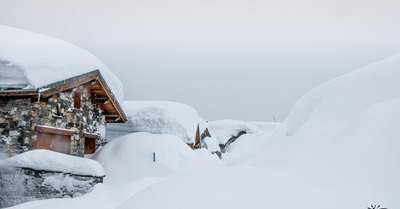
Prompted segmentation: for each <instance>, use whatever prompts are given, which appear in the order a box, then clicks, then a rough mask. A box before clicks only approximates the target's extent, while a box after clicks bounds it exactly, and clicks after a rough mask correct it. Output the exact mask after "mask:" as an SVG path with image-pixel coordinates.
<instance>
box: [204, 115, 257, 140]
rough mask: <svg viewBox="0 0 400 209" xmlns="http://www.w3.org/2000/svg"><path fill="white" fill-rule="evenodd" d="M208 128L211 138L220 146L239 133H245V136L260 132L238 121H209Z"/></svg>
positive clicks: (255, 127)
mask: <svg viewBox="0 0 400 209" xmlns="http://www.w3.org/2000/svg"><path fill="white" fill-rule="evenodd" d="M208 126H209V127H210V131H211V132H212V136H213V137H215V138H216V139H217V140H218V141H219V143H220V144H225V143H226V142H227V141H228V140H229V139H230V138H232V137H234V136H237V135H238V134H239V133H240V132H241V131H245V132H246V133H247V134H254V133H257V132H258V131H260V129H259V128H258V127H257V126H255V125H253V124H251V123H246V122H243V121H238V120H217V121H209V122H208Z"/></svg>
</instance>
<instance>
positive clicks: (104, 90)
mask: <svg viewBox="0 0 400 209" xmlns="http://www.w3.org/2000/svg"><path fill="white" fill-rule="evenodd" d="M81 85H85V86H87V90H88V92H89V93H90V95H91V100H92V103H93V104H97V105H98V106H99V107H100V109H101V110H102V111H103V115H104V116H105V117H106V121H107V122H111V123H124V122H126V121H127V117H126V115H125V113H124V111H123V109H122V108H121V106H120V104H119V103H118V101H117V100H116V99H115V97H114V95H113V94H112V92H111V90H110V88H109V87H108V86H107V83H106V82H105V81H104V78H103V76H102V75H101V73H100V71H99V70H95V71H92V72H89V73H85V74H82V75H79V76H75V77H72V78H69V79H66V80H63V81H59V82H55V83H52V84H49V85H47V86H43V87H40V88H38V89H20V90H19V89H16V90H1V91H0V97H2V98H5V100H10V99H13V98H15V99H16V98H32V99H35V98H36V99H37V98H38V96H40V98H47V97H50V96H52V95H54V94H57V93H60V92H64V91H70V90H72V89H74V88H76V87H78V86H81ZM2 100H3V99H2Z"/></svg>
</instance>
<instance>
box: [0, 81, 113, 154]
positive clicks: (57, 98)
mask: <svg viewBox="0 0 400 209" xmlns="http://www.w3.org/2000/svg"><path fill="white" fill-rule="evenodd" d="M76 90H79V91H81V92H82V94H81V100H80V101H81V102H80V108H75V107H74V95H75V94H74V92H75V91H76ZM38 125H40V126H49V127H54V128H59V129H67V130H71V131H74V135H73V136H72V137H71V153H70V154H71V155H75V156H83V154H84V146H85V139H84V137H83V133H84V132H86V133H92V134H97V135H99V137H98V140H97V141H96V144H100V143H101V142H102V141H104V140H105V130H106V128H105V126H106V123H105V117H104V116H103V115H102V113H101V110H100V108H99V107H98V105H96V104H92V103H91V98H90V94H89V93H88V91H87V90H86V88H84V87H83V86H80V87H77V88H75V89H74V90H72V91H71V92H63V93H57V94H56V95H53V96H52V97H50V98H46V99H41V101H31V99H15V100H10V101H9V102H8V103H7V105H5V106H3V107H0V152H1V151H3V153H6V155H7V156H6V157H11V156H14V155H17V154H19V153H22V152H25V151H28V150H31V149H32V145H33V143H34V142H35V141H36V139H37V133H36V129H35V128H36V126H38ZM0 157H1V156H0ZM0 159H1V158H0Z"/></svg>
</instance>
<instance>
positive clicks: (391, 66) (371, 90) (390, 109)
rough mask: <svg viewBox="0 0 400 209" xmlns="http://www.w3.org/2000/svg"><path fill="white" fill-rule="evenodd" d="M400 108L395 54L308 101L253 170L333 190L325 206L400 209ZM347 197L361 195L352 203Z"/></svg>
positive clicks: (297, 107)
mask: <svg viewBox="0 0 400 209" xmlns="http://www.w3.org/2000/svg"><path fill="white" fill-rule="evenodd" d="M399 107H400V55H396V56H393V57H390V58H388V59H385V60H383V61H380V62H378V63H375V64H372V65H369V66H367V67H364V68H361V69H360V70H357V71H354V72H352V73H350V74H347V75H344V76H342V77H340V78H337V79H335V80H332V81H330V82H327V83H325V84H323V85H321V86H319V87H317V88H316V89H314V90H312V91H311V92H309V93H308V94H306V95H305V96H304V97H302V98H301V99H300V100H299V101H297V102H296V104H295V105H294V107H293V108H292V110H291V113H290V115H289V117H288V119H287V121H286V122H285V123H284V124H282V125H281V126H280V127H278V129H277V130H276V132H275V133H274V135H273V136H272V137H271V138H270V140H269V142H268V144H267V145H266V146H265V148H266V149H265V151H264V152H263V153H262V154H261V155H260V156H259V157H258V158H257V159H255V160H254V162H253V163H252V164H253V165H255V166H262V167H266V168H269V169H276V170H279V172H281V173H282V174H285V175H291V176H292V177H291V178H293V179H295V180H296V181H299V182H306V183H307V184H308V185H312V186H313V187H315V188H318V189H319V190H320V191H324V192H325V191H326V192H327V193H329V195H330V196H327V197H326V198H325V199H326V202H333V201H336V202H341V203H342V204H343V205H344V206H346V207H348V208H352V207H351V206H357V207H360V206H362V204H364V205H365V206H364V207H366V206H367V205H370V204H371V203H374V204H380V205H383V206H385V207H387V208H398V207H400V201H399V200H398V197H397V196H398V195H397V194H399V193H400V180H399V178H398V176H400V167H399V165H400V153H399V151H398V147H400V141H399V136H400V129H399V124H400V108H399ZM344 193H347V194H351V193H353V194H356V195H351V197H352V198H348V197H345V196H344V195H343V194H344ZM288 198H292V197H288ZM308 198H310V199H308V200H307V201H308V202H313V201H315V198H313V199H311V197H308Z"/></svg>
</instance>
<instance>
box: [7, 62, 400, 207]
mask: <svg viewBox="0 0 400 209" xmlns="http://www.w3.org/2000/svg"><path fill="white" fill-rule="evenodd" d="M399 107H400V55H397V56H394V57H391V58H388V59H386V60H383V61H382V62H378V63H376V64H373V65H370V66H367V67H365V68H363V69H360V70H358V71H355V72H353V73H350V74H348V75H345V76H342V77H340V78H338V79H335V80H333V81H331V82H328V83H326V84H323V85H321V86H319V87H317V88H316V89H315V90H313V91H311V92H310V93H308V94H306V95H305V96H304V97H303V98H301V99H300V100H299V101H298V102H297V103H296V104H295V106H294V107H293V109H292V111H291V114H290V116H289V118H288V119H287V120H286V121H285V122H284V123H283V124H281V125H280V126H279V127H277V128H276V130H275V131H274V133H273V135H272V136H271V137H270V138H264V139H267V140H262V139H257V138H255V137H256V136H261V135H256V134H247V135H243V136H242V137H240V138H239V139H238V140H237V141H236V142H235V143H234V144H233V145H235V146H234V147H233V148H232V150H231V151H234V152H232V153H236V154H238V155H235V156H239V153H243V152H246V153H249V154H252V155H256V154H257V156H255V157H253V158H252V159H249V158H248V157H249V156H250V155H247V156H246V157H245V158H242V157H241V158H239V159H240V160H238V158H236V159H235V160H234V162H235V165H228V166H220V167H218V166H217V167H207V168H206V169H204V168H201V169H193V167H192V166H191V165H190V166H188V164H193V165H195V167H197V166H198V165H202V163H201V162H208V161H203V160H201V162H200V163H198V161H197V160H195V159H196V158H197V157H194V156H193V153H196V152H194V151H191V150H190V149H189V148H188V147H187V146H186V145H185V144H184V143H183V142H182V140H179V139H177V138H176V137H174V136H171V135H168V137H167V138H163V137H162V136H163V135H149V134H144V135H142V134H143V133H138V134H132V135H127V136H126V138H125V137H123V138H124V139H122V141H121V139H117V140H115V141H113V142H111V143H109V145H110V148H109V150H105V151H104V153H99V154H102V155H103V156H100V155H99V156H96V159H98V160H99V161H100V162H102V163H103V166H104V167H105V169H106V172H110V176H109V177H110V178H109V179H108V180H106V182H105V185H104V186H105V187H104V188H102V190H96V191H94V192H92V193H90V194H88V195H84V196H82V197H79V198H74V199H71V200H51V201H47V202H45V201H43V202H32V203H26V204H24V205H21V206H17V207H15V208H23V209H25V208H34V207H35V208H55V207H57V208H65V209H68V208H77V207H78V208H79V207H80V208H85V207H96V208H121V209H123V208H149V209H151V208H185V209H186V208H191V209H195V208H208V209H217V208H218V209H221V208H230V209H231V208H281V209H293V208H300V209H320V208H324V209H336V208H367V207H369V206H370V205H376V206H378V205H380V206H381V208H400V200H399V198H398V195H399V194H400V180H399V178H398V177H399V176H400V152H399V150H398V149H399V147H400V140H399V139H400V137H399V136H400V128H399V124H400V108H399ZM264 133H265V132H264ZM153 136H160V138H158V137H157V139H156V138H153ZM170 137H171V138H170ZM246 137H248V138H246ZM140 138H142V139H143V140H140ZM149 138H150V139H149ZM262 138H263V137H262ZM254 142H257V143H254ZM147 143H148V144H147ZM164 143H167V144H164ZM169 145H171V146H169ZM107 146H108V145H106V147H107ZM106 147H105V148H106ZM164 148H165V149H164ZM156 149H160V150H161V149H163V150H162V151H156V152H157V153H164V154H165V155H166V156H167V157H165V158H164V159H165V161H162V160H160V164H157V163H156V164H153V163H152V161H151V160H152V156H151V154H152V152H153V150H156ZM201 151H204V150H201ZM135 153H136V154H135ZM203 153H205V152H203ZM164 154H161V156H163V155H164ZM208 154H209V153H208ZM169 155H170V156H169ZM199 156H200V155H199ZM208 157H209V158H204V159H216V158H212V155H208ZM136 159H139V160H138V161H139V162H136ZM212 162H213V161H212ZM114 163H115V165H114ZM210 164H211V161H210ZM151 166H153V167H151ZM200 167H201V166H200ZM185 168H190V169H189V170H187V171H184V169H185ZM135 171H136V172H138V173H141V174H140V175H138V176H135V175H137V174H136V173H135ZM147 171H150V172H149V173H148V174H146V172H147ZM142 174H143V175H142ZM171 174H172V175H171ZM132 176H133V177H132ZM145 176H147V177H150V178H145ZM154 177H158V178H159V179H155V178H154ZM106 179H107V178H106ZM112 181H114V182H118V183H119V185H125V186H119V187H116V186H113V187H110V185H113V184H112V183H113V182H112Z"/></svg>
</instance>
